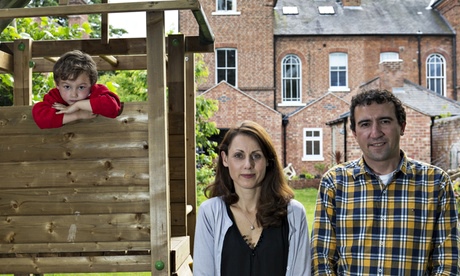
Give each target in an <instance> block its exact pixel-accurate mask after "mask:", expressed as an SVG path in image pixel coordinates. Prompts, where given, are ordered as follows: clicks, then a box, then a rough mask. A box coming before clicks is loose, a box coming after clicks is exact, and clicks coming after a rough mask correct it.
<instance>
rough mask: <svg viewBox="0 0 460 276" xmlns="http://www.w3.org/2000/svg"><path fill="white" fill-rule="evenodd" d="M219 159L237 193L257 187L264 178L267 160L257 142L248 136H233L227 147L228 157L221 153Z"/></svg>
mask: <svg viewBox="0 0 460 276" xmlns="http://www.w3.org/2000/svg"><path fill="white" fill-rule="evenodd" d="M221 158H222V161H223V165H224V166H225V167H227V168H228V170H229V172H230V177H231V178H232V179H233V182H234V184H235V191H236V192H237V193H238V192H239V191H242V190H244V189H254V188H257V187H259V184H260V182H262V180H263V179H264V177H265V172H266V170H267V166H268V162H267V158H266V157H265V156H264V154H263V152H262V149H261V147H260V145H259V144H258V142H257V141H256V140H255V139H254V138H252V137H250V136H248V135H244V134H238V135H237V136H235V138H233V141H232V142H231V143H230V145H229V148H228V155H227V154H226V153H225V152H224V151H222V152H221Z"/></svg>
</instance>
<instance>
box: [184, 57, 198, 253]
mask: <svg viewBox="0 0 460 276" xmlns="http://www.w3.org/2000/svg"><path fill="white" fill-rule="evenodd" d="M185 90H186V92H185V109H186V110H187V113H186V114H187V116H186V117H185V129H186V131H185V141H186V153H185V155H186V157H187V158H186V161H185V162H186V168H187V175H186V179H187V205H189V206H191V207H192V212H191V213H190V214H188V216H187V235H188V236H190V247H191V249H192V250H193V244H194V238H195V225H196V215H197V213H196V207H197V206H196V155H195V154H196V133H195V116H196V98H195V90H196V89H195V57H194V54H193V53H187V54H186V55H185Z"/></svg>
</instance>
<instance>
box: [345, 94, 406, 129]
mask: <svg viewBox="0 0 460 276" xmlns="http://www.w3.org/2000/svg"><path fill="white" fill-rule="evenodd" d="M372 103H377V104H383V103H393V104H394V106H395V112H396V114H395V115H396V118H397V119H398V124H399V125H400V126H402V125H403V124H404V123H405V122H406V111H405V110H404V107H403V105H402V103H401V101H400V100H399V99H398V98H397V97H396V96H395V95H394V94H393V93H391V92H389V91H388V90H378V89H372V90H368V91H364V92H361V93H359V94H357V95H355V96H353V98H352V99H351V106H350V128H351V130H352V131H355V130H356V121H355V108H356V107H357V106H364V105H370V104H372Z"/></svg>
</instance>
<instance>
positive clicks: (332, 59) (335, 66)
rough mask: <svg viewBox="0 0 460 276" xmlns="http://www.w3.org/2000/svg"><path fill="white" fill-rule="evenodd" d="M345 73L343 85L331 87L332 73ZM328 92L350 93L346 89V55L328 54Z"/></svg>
mask: <svg viewBox="0 0 460 276" xmlns="http://www.w3.org/2000/svg"><path fill="white" fill-rule="evenodd" d="M333 72H334V73H337V72H345V85H340V86H339V85H332V77H331V76H332V73H333ZM329 91H332V92H334V91H350V88H348V54H347V53H341V52H336V53H330V54H329Z"/></svg>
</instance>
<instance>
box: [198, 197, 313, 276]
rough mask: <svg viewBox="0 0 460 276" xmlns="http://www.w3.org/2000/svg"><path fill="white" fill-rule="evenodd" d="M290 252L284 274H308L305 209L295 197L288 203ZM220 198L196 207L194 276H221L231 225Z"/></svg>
mask: <svg viewBox="0 0 460 276" xmlns="http://www.w3.org/2000/svg"><path fill="white" fill-rule="evenodd" d="M288 222H289V254H288V266H287V269H286V276H303V275H305V276H308V275H310V270H311V269H310V265H311V264H310V258H311V256H310V238H309V235H310V234H309V232H308V224H307V219H306V215H305V208H304V207H303V205H302V204H301V203H300V202H298V201H297V200H294V199H293V200H291V201H290V202H289V205H288ZM232 225H233V223H232V220H231V219H230V217H229V216H228V214H227V210H226V207H225V203H224V201H223V200H222V199H221V198H220V197H214V198H210V199H208V200H206V201H204V202H203V203H202V204H201V205H200V208H199V210H198V219H197V224H196V229H195V241H194V242H195V245H194V249H193V275H194V276H220V266H221V259H222V247H223V244H224V238H225V234H226V233H227V230H228V228H230V226H232Z"/></svg>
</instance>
